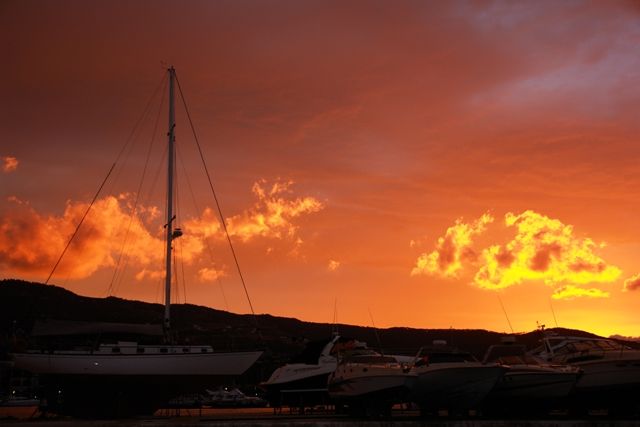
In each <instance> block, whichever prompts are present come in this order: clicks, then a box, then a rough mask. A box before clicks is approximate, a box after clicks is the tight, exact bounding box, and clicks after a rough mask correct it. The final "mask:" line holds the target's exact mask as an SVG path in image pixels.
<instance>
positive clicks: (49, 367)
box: [13, 352, 262, 377]
mask: <svg viewBox="0 0 640 427" xmlns="http://www.w3.org/2000/svg"><path fill="white" fill-rule="evenodd" d="M260 354H262V353H261V352H234V353H202V354H193V353H191V354H149V355H138V354H119V355H112V354H98V353H88V354H87V353H85V354H72V353H51V354H49V353H14V355H13V359H14V363H15V367H16V368H19V369H24V370H25V371H29V372H32V373H36V374H47V375H91V376H101V375H106V376H126V375H136V376H141V377H143V376H147V375H149V376H191V375H205V376H231V375H241V374H242V373H243V372H245V371H246V370H247V369H249V367H250V366H251V365H252V364H253V363H254V362H255V361H256V360H258V357H260Z"/></svg>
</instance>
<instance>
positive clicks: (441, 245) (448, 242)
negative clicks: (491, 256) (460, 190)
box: [411, 213, 493, 277]
mask: <svg viewBox="0 0 640 427" xmlns="http://www.w3.org/2000/svg"><path fill="white" fill-rule="evenodd" d="M492 222H493V216H491V215H490V214H488V213H485V214H484V215H482V216H481V217H480V218H478V219H477V220H476V221H474V222H473V223H469V224H467V223H464V222H462V218H458V219H457V220H456V222H455V224H454V225H453V226H451V227H449V228H448V229H447V231H446V233H445V235H444V237H440V238H439V239H438V241H437V243H436V249H435V250H434V251H433V252H431V253H429V254H427V253H423V254H422V255H420V256H419V257H418V260H417V261H416V266H415V267H414V268H413V270H411V275H412V276H416V275H419V274H430V275H433V274H436V275H440V276H444V277H457V275H458V273H459V271H460V270H461V269H462V262H463V261H475V260H476V259H477V254H476V253H475V252H474V251H473V250H472V249H471V245H472V243H473V237H474V236H476V235H478V234H480V233H482V232H484V231H485V230H486V226H487V224H490V223H492Z"/></svg>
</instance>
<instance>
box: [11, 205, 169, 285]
mask: <svg viewBox="0 0 640 427" xmlns="http://www.w3.org/2000/svg"><path fill="white" fill-rule="evenodd" d="M12 200H13V202H14V208H13V209H11V210H10V211H9V213H7V214H5V215H3V216H1V217H0V241H1V242H2V243H1V244H0V268H2V270H3V271H5V272H6V273H14V274H28V275H32V276H33V275H44V276H45V277H46V275H48V273H49V272H50V270H51V268H52V267H53V265H54V264H55V262H56V260H57V259H58V257H59V256H60V254H61V253H62V250H63V248H64V246H65V245H66V244H67V241H68V239H69V237H70V236H71V235H72V234H73V232H74V230H75V227H76V225H77V224H78V223H79V222H80V218H81V217H82V215H83V214H84V212H85V211H86V209H87V204H86V203H71V202H69V203H67V206H66V208H65V211H64V213H63V214H62V215H61V216H53V215H51V216H42V215H40V214H38V213H37V212H36V211H35V210H34V209H33V208H32V207H31V206H29V204H28V203H25V202H19V201H18V202H16V200H15V199H12ZM130 221H131V226H130V227H129V235H128V242H129V243H128V247H129V253H130V257H131V258H132V259H134V261H136V262H137V263H139V264H142V265H148V264H150V263H152V262H159V261H160V260H161V258H162V248H163V242H162V240H161V239H158V238H156V237H154V236H152V235H151V234H150V233H149V231H148V230H147V229H146V228H145V225H144V224H143V223H142V222H141V220H140V219H138V218H134V219H133V220H130V215H129V213H128V212H125V211H124V210H123V208H122V206H121V203H120V201H119V199H118V198H116V197H113V196H108V197H105V198H103V199H99V200H97V201H96V203H95V205H94V207H93V209H92V210H91V212H90V213H89V215H88V216H87V218H86V219H85V222H84V224H83V226H82V228H81V229H80V232H79V233H78V235H77V236H76V238H75V239H74V240H73V242H72V243H71V245H70V246H69V249H68V251H67V254H66V255H65V258H64V259H63V261H62V263H61V264H60V266H59V267H58V270H57V274H60V275H63V276H68V277H70V278H74V279H76V278H84V277H87V276H90V275H91V274H93V273H94V272H95V271H96V270H98V269H99V268H101V267H106V266H112V265H114V264H115V261H114V258H115V256H116V255H117V254H118V253H119V251H120V248H121V246H122V242H123V239H124V237H125V233H127V227H128V224H129V222H130Z"/></svg>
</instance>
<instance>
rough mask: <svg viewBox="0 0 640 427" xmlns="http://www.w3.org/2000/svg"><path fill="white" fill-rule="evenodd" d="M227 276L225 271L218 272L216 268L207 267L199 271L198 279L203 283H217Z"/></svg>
mask: <svg viewBox="0 0 640 427" xmlns="http://www.w3.org/2000/svg"><path fill="white" fill-rule="evenodd" d="M225 275H226V274H225V272H224V270H216V269H215V268H209V267H205V268H201V269H200V270H198V278H199V279H200V280H201V281H203V282H215V281H216V280H218V279H219V278H220V277H224V276H225Z"/></svg>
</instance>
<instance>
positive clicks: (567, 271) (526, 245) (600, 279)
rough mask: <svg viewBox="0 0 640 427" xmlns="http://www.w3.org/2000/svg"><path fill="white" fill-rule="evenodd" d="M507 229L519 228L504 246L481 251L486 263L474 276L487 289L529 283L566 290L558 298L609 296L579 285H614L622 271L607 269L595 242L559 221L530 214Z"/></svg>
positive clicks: (509, 218)
mask: <svg viewBox="0 0 640 427" xmlns="http://www.w3.org/2000/svg"><path fill="white" fill-rule="evenodd" d="M505 225H506V226H507V227H515V228H516V229H517V233H516V236H515V238H514V239H513V240H512V241H511V242H509V243H507V244H506V245H504V246H500V245H494V246H490V247H489V248H487V249H485V250H484V251H483V252H482V259H483V265H482V266H481V267H480V269H479V271H478V272H477V273H476V275H475V277H474V282H475V284H476V285H477V286H479V287H480V288H484V289H504V288H508V287H510V286H514V285H517V284H520V283H522V282H524V281H541V282H543V283H544V284H546V285H548V286H561V288H559V289H557V290H556V293H554V295H553V298H555V299H562V298H574V297H578V296H590V297H605V296H608V293H606V292H603V291H600V290H598V289H584V288H579V287H578V286H577V285H586V284H590V283H611V282H613V281H615V280H616V279H617V278H618V277H619V276H620V273H621V271H620V269H619V268H617V267H615V266H612V265H607V263H605V261H604V260H602V259H601V258H600V257H598V256H597V255H595V254H594V252H593V251H594V249H595V248H596V244H595V243H594V242H593V241H592V240H591V239H588V238H585V239H580V238H576V237H574V236H573V227H572V226H571V225H565V224H563V223H562V222H560V221H558V220H557V219H551V218H549V217H547V216H544V215H541V214H539V213H536V212H533V211H531V210H528V211H525V212H523V213H521V214H520V215H515V214H513V213H511V212H509V213H507V214H506V215H505Z"/></svg>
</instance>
